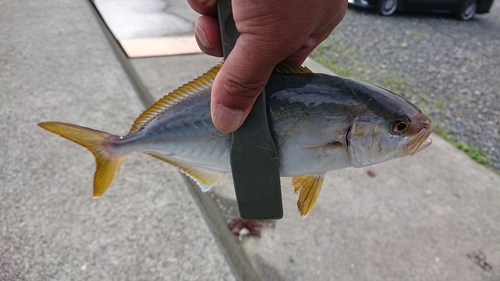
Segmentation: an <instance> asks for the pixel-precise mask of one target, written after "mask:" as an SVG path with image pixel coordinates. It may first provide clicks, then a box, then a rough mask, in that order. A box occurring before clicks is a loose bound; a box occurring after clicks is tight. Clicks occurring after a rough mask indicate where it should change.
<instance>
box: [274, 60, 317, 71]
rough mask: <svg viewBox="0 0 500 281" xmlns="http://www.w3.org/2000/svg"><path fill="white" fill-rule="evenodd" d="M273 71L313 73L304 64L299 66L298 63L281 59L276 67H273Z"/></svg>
mask: <svg viewBox="0 0 500 281" xmlns="http://www.w3.org/2000/svg"><path fill="white" fill-rule="evenodd" d="M274 71H275V72H278V73H290V74H311V73H313V72H312V71H311V70H310V69H309V68H307V67H305V66H301V65H299V64H296V63H293V62H288V61H283V62H280V63H279V64H278V65H276V67H274Z"/></svg>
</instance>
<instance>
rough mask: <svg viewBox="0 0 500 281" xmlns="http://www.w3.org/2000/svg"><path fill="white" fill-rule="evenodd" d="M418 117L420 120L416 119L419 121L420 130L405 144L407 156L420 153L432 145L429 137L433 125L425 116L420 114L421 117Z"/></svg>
mask: <svg viewBox="0 0 500 281" xmlns="http://www.w3.org/2000/svg"><path fill="white" fill-rule="evenodd" d="M419 117H420V118H417V120H419V121H420V124H421V129H420V130H419V132H418V133H417V134H416V135H415V136H413V137H412V138H411V139H410V140H409V141H408V143H407V144H406V148H407V151H409V152H410V153H409V155H413V154H415V153H417V152H419V151H422V150H424V149H426V148H427V147H429V146H430V145H431V144H432V139H431V138H430V137H429V136H430V135H431V133H432V130H433V129H434V125H433V124H432V122H431V120H429V118H427V116H425V115H423V114H422V116H419Z"/></svg>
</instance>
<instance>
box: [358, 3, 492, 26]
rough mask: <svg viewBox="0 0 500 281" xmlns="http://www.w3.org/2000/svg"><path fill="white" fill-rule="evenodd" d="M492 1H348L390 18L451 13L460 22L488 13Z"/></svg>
mask: <svg viewBox="0 0 500 281" xmlns="http://www.w3.org/2000/svg"><path fill="white" fill-rule="evenodd" d="M493 1H494V0H348V3H349V4H350V5H354V6H360V7H369V8H375V9H376V10H377V11H378V13H379V14H381V15H383V16H390V15H392V14H394V12H396V11H408V12H410V11H411V12H439V13H452V14H454V15H455V16H456V17H457V18H459V19H460V20H464V21H465V20H470V19H471V18H472V17H474V15H475V14H485V13H488V12H489V11H490V8H491V6H492V5H493Z"/></svg>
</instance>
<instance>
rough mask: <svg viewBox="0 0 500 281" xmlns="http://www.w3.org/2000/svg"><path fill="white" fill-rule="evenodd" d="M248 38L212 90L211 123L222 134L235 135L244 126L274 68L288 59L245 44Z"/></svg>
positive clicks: (241, 40) (240, 41)
mask: <svg viewBox="0 0 500 281" xmlns="http://www.w3.org/2000/svg"><path fill="white" fill-rule="evenodd" d="M245 35H246V34H242V35H241V36H240V37H239V38H238V40H237V42H236V44H235V47H234V49H233V50H232V52H231V53H230V54H229V56H228V58H227V59H226V61H225V62H224V65H223V66H222V68H221V70H220V71H219V73H218V74H217V77H216V78H215V81H214V84H213V86H212V101H211V113H212V120H213V122H214V125H215V127H217V129H219V130H220V131H223V132H232V131H235V130H236V129H237V128H239V127H240V126H241V124H242V123H243V121H244V119H245V118H246V117H247V116H248V114H249V112H250V110H251V108H252V106H253V104H254V102H255V100H256V99H257V96H258V95H259V94H260V92H261V91H262V89H263V88H264V86H265V85H266V83H267V81H268V80H269V77H270V76H271V73H272V71H273V69H274V66H275V65H276V64H277V63H278V62H279V61H281V60H282V59H283V58H285V57H286V55H285V54H282V55H280V54H277V53H275V52H274V53H273V50H272V49H271V48H267V47H260V46H256V45H255V42H259V41H258V40H257V41H256V40H254V39H250V40H245V37H246V36H245ZM250 42H251V43H250ZM260 42H262V41H260ZM255 50H269V51H267V52H264V51H262V52H255Z"/></svg>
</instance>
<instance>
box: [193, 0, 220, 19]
mask: <svg viewBox="0 0 500 281" xmlns="http://www.w3.org/2000/svg"><path fill="white" fill-rule="evenodd" d="M188 3H189V5H190V6H191V8H193V10H195V11H196V12H198V13H199V14H202V15H206V16H216V15H217V7H216V3H217V0H188Z"/></svg>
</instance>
